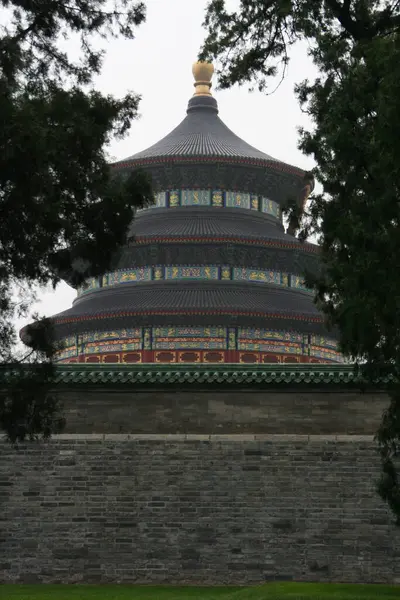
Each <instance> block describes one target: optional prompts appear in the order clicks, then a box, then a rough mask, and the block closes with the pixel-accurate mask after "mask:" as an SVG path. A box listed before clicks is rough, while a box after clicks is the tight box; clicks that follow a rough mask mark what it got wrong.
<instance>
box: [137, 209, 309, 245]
mask: <svg viewBox="0 0 400 600" xmlns="http://www.w3.org/2000/svg"><path fill="white" fill-rule="evenodd" d="M171 210H173V218H171V217H172V215H171ZM248 213H250V211H248V210H243V209H242V210H240V209H231V210H229V209H227V208H225V209H223V210H219V209H215V208H208V207H202V208H190V209H188V208H174V209H169V208H166V209H162V208H161V209H157V210H156V211H154V210H149V211H148V212H147V213H142V214H140V215H137V216H136V217H135V219H134V220H133V222H132V225H131V227H130V230H129V235H130V236H140V237H142V236H146V237H147V236H155V237H159V236H225V237H226V236H238V237H245V238H270V239H280V240H285V241H287V242H294V243H297V244H298V245H299V246H300V245H301V244H300V242H299V241H298V240H297V239H296V238H295V237H293V236H291V235H287V234H285V230H284V228H283V226H282V225H281V223H280V222H274V221H275V220H272V219H270V218H268V217H266V216H264V215H257V214H256V215H252V214H251V213H250V214H248ZM307 246H308V245H307Z"/></svg>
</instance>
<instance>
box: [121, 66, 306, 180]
mask: <svg viewBox="0 0 400 600" xmlns="http://www.w3.org/2000/svg"><path fill="white" fill-rule="evenodd" d="M192 70H193V75H194V78H195V83H194V86H195V88H196V91H195V94H194V96H193V97H192V98H191V99H190V100H189V103H188V107H187V115H186V117H185V118H184V119H183V121H182V122H181V123H180V124H179V125H178V126H177V127H175V129H174V130H173V131H171V132H170V133H169V134H168V135H166V136H165V137H164V138H162V139H161V140H160V141H158V142H156V143H155V144H153V145H152V146H150V147H149V148H146V149H145V150H142V151H141V152H137V153H136V154H133V155H132V156H129V157H127V158H125V159H123V160H122V161H118V163H115V166H118V165H119V164H121V163H130V162H136V161H138V162H143V161H146V159H149V160H150V159H155V158H160V157H170V158H172V157H176V158H178V157H182V158H189V157H216V158H227V159H229V158H231V159H233V160H234V159H242V160H243V159H257V160H258V161H261V162H265V163H271V162H272V163H276V164H282V165H285V163H283V162H281V161H279V160H277V159H276V158H273V157H272V156H270V155H269V154H265V153H264V152H261V151H260V150H257V148H254V147H253V146H251V145H250V144H248V143H247V142H245V141H244V140H242V139H241V138H240V137H238V136H237V135H236V134H235V133H233V131H231V130H230V129H229V127H227V126H226V125H225V123H224V122H223V121H222V120H221V119H220V118H219V116H218V104H217V101H216V100H215V98H213V97H212V95H211V93H210V88H211V77H212V74H213V71H214V68H213V66H212V65H211V64H210V63H195V64H194V65H193V69H192ZM288 166H289V165H288ZM298 171H299V173H301V171H300V169H299V170H298Z"/></svg>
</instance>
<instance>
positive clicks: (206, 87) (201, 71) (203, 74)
mask: <svg viewBox="0 0 400 600" xmlns="http://www.w3.org/2000/svg"><path fill="white" fill-rule="evenodd" d="M192 73H193V77H194V84H193V85H194V87H195V90H196V91H195V93H194V94H193V96H211V95H212V94H211V92H210V88H211V78H212V76H213V73H214V65H213V64H212V63H209V62H195V63H194V64H193V66H192Z"/></svg>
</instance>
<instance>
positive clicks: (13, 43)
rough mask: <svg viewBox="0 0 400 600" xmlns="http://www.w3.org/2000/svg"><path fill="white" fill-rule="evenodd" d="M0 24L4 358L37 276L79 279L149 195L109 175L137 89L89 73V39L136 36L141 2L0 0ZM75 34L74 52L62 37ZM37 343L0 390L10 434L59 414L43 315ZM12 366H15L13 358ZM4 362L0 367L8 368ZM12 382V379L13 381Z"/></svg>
mask: <svg viewBox="0 0 400 600" xmlns="http://www.w3.org/2000/svg"><path fill="white" fill-rule="evenodd" d="M0 6H2V8H3V15H2V16H3V17H7V19H6V20H7V24H6V25H3V26H2V27H1V28H0V114H1V123H0V308H1V311H0V362H1V363H3V364H4V363H7V364H8V363H12V362H13V361H15V354H14V352H13V347H14V343H15V341H16V339H17V332H16V331H15V328H14V326H13V321H14V318H15V316H16V315H21V314H26V311H27V310H28V309H29V307H30V306H31V304H32V301H33V299H34V286H35V285H36V284H48V283H51V284H53V285H56V284H57V282H58V281H59V280H60V276H61V274H62V273H65V272H66V271H68V273H69V275H70V277H72V279H73V280H74V281H75V283H77V284H78V283H80V282H81V281H83V280H84V279H86V278H87V277H89V276H95V275H98V274H100V273H102V272H104V271H106V270H107V266H108V265H109V262H110V260H111V258H112V256H113V255H114V254H115V252H117V251H118V249H119V248H120V247H121V245H123V244H124V242H125V239H126V235H127V229H128V226H129V224H130V222H131V221H132V218H133V216H134V213H135V210H136V209H137V208H140V207H141V206H143V205H145V204H147V203H149V202H151V201H152V192H151V187H150V183H149V181H148V180H147V179H146V178H145V177H144V176H143V175H142V174H140V173H136V174H133V175H132V176H130V177H129V178H125V179H121V178H116V177H114V176H112V171H111V167H110V165H109V163H108V160H107V155H106V146H107V143H108V142H109V141H110V140H111V138H112V137H117V138H118V137H122V136H124V135H125V134H126V133H127V131H128V130H129V127H130V125H131V122H132V120H133V119H135V118H136V117H137V111H138V104H139V100H140V97H139V96H138V95H135V94H127V95H126V96H125V97H124V98H122V99H116V98H114V97H112V96H109V95H108V96H105V95H102V94H101V93H100V92H98V91H96V90H95V89H94V88H93V78H94V76H95V75H97V74H98V73H99V72H100V70H101V66H102V59H103V52H102V51H101V50H98V49H96V47H95V46H94V44H93V38H94V37H96V38H97V40H98V39H99V36H100V37H103V38H105V39H107V38H110V37H116V36H123V37H125V38H128V39H130V38H133V37H134V31H135V29H136V27H137V26H139V25H140V24H141V23H142V22H143V21H144V19H145V7H144V5H143V3H142V2H134V1H131V0H115V2H114V3H113V4H112V8H110V4H109V3H108V2H107V0H68V1H67V2H63V1H59V0H46V1H45V2H43V1H42V0H29V1H26V2H25V1H24V2H22V1H21V0H2V1H1V2H0ZM70 36H74V37H75V38H76V39H77V40H79V41H80V46H81V52H80V56H79V58H78V60H76V61H75V60H73V59H71V57H70V56H69V55H68V54H67V53H65V52H63V51H62V50H61V49H60V47H61V44H60V41H62V40H63V39H65V38H68V37H70ZM28 336H29V338H30V345H31V347H32V351H31V353H30V354H29V357H25V361H26V360H27V359H28V362H29V361H30V363H31V364H32V363H33V364H38V363H40V364H41V367H40V368H36V369H28V368H27V367H26V366H25V368H24V369H23V372H24V375H23V376H22V379H21V377H20V378H19V379H18V377H17V380H18V381H17V380H16V379H15V377H14V378H13V377H11V375H10V385H9V386H8V388H7V390H6V391H5V392H4V393H3V394H2V396H1V397H0V427H1V428H3V429H4V430H5V431H6V432H7V434H8V435H9V437H10V438H11V439H13V440H14V441H15V440H17V439H23V438H24V437H26V436H31V437H32V436H33V437H34V436H36V435H38V434H41V435H45V436H47V435H50V433H51V431H52V430H59V428H60V427H61V424H62V421H61V419H60V416H59V413H58V407H57V403H56V402H55V400H54V399H51V398H50V397H49V396H48V393H47V392H48V389H49V382H50V380H51V359H52V354H53V350H54V344H53V343H52V336H51V323H50V322H49V321H46V320H44V321H41V322H40V323H39V322H37V323H36V325H35V326H34V327H31V328H30V329H29V331H28ZM14 366H15V365H14ZM4 368H5V367H3V369H4ZM12 382H13V383H12Z"/></svg>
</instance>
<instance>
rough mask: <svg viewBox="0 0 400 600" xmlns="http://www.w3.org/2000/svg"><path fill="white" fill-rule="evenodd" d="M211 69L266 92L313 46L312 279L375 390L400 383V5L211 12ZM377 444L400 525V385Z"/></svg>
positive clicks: (304, 101) (308, 135) (308, 145)
mask: <svg viewBox="0 0 400 600" xmlns="http://www.w3.org/2000/svg"><path fill="white" fill-rule="evenodd" d="M205 26H206V28H207V30H208V34H207V38H206V41H205V44H204V47H203V49H202V51H201V58H202V59H210V58H211V59H216V60H217V61H218V64H219V66H220V72H221V74H220V79H219V81H220V86H221V87H222V88H228V87H230V86H232V85H233V84H235V83H240V84H243V83H245V84H246V83H247V84H248V85H250V86H258V88H259V89H260V90H265V89H267V87H268V84H269V82H270V80H271V78H273V77H274V76H278V75H282V74H283V75H284V71H285V68H286V66H287V64H288V61H289V53H290V47H291V46H293V45H294V44H295V43H296V42H298V41H299V40H303V41H307V43H308V45H309V48H310V51H309V52H310V56H311V58H312V60H313V62H314V64H315V65H316V66H317V67H318V69H319V77H318V78H317V79H316V80H315V81H313V82H309V81H304V82H299V84H298V85H297V87H296V92H297V95H298V98H299V102H300V103H301V106H302V108H303V109H304V110H305V111H306V112H308V114H309V115H310V117H311V121H312V130H311V131H305V130H301V131H300V141H299V147H300V148H301V149H302V150H303V152H304V153H305V154H307V155H310V156H313V158H314V159H315V162H316V168H315V170H314V174H315V176H316V178H317V180H319V181H320V182H321V183H322V185H323V190H324V191H323V193H322V194H320V195H315V196H314V197H312V198H311V199H310V203H309V206H308V208H307V211H306V212H304V213H303V214H298V212H297V211H296V209H295V207H294V206H288V208H287V214H288V216H289V219H290V221H291V225H292V226H294V227H295V229H297V231H298V234H299V237H300V239H306V238H307V237H308V236H309V235H311V234H314V235H316V236H317V238H318V240H319V243H320V245H321V258H322V263H323V265H324V269H323V273H322V274H321V276H320V277H319V278H318V279H315V278H314V279H312V278H311V277H310V276H308V277H307V284H308V285H312V286H314V289H315V293H316V302H317V304H318V305H319V307H320V308H321V309H322V310H323V312H324V313H325V315H326V317H327V321H328V323H329V324H330V325H333V326H336V327H337V328H338V329H339V332H340V346H341V349H342V351H343V352H344V354H346V355H347V356H349V357H350V358H352V359H353V361H355V364H356V368H357V369H359V370H361V372H362V374H363V375H364V376H365V378H366V379H367V380H369V381H372V380H375V379H376V377H379V376H382V375H385V376H388V375H390V376H392V378H393V380H394V381H400V274H399V269H398V264H399V260H400V235H399V224H400V142H399V140H400V105H399V102H400V101H399V98H400V3H399V2H396V1H377V0H341V1H339V0H323V1H322V2H315V1H313V0H242V1H241V3H240V7H239V9H238V10H237V11H236V12H229V11H227V10H226V7H225V3H224V1H223V0H213V1H212V2H210V4H209V6H208V9H207V12H206V18H205ZM376 439H377V441H378V447H379V450H380V453H381V457H382V467H383V475H382V479H381V481H380V483H379V485H378V491H379V494H380V495H381V497H382V498H384V499H385V500H386V501H387V503H388V504H389V506H390V508H391V509H392V510H393V512H394V514H395V516H396V522H397V524H398V525H400V485H399V483H400V482H399V479H398V475H397V472H396V468H395V461H396V455H398V453H399V452H400V384H399V383H395V384H394V385H392V386H391V389H390V406H389V409H388V410H387V412H386V413H385V414H384V416H383V420H382V424H381V426H380V428H379V431H378V432H377V436H376Z"/></svg>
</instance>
